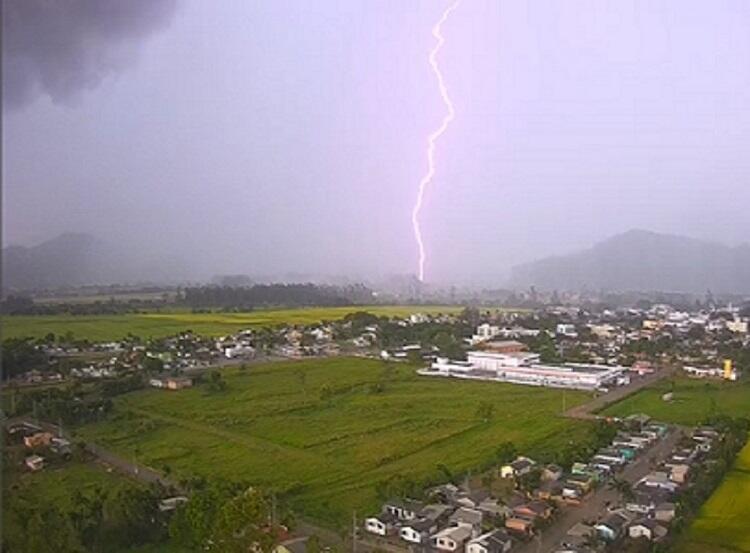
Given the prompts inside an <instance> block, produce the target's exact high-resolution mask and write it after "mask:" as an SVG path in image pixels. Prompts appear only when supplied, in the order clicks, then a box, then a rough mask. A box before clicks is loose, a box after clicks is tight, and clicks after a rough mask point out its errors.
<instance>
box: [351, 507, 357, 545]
mask: <svg viewBox="0 0 750 553" xmlns="http://www.w3.org/2000/svg"><path fill="white" fill-rule="evenodd" d="M352 553H357V511H352Z"/></svg>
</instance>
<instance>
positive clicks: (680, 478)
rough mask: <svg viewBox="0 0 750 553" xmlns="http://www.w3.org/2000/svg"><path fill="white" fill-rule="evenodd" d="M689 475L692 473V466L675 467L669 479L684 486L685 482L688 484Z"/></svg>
mask: <svg viewBox="0 0 750 553" xmlns="http://www.w3.org/2000/svg"><path fill="white" fill-rule="evenodd" d="M689 473H690V466H688V465H674V466H673V467H672V470H671V472H670V474H669V478H670V479H671V480H672V481H673V482H677V483H678V484H684V483H685V482H687V479H688V474H689Z"/></svg>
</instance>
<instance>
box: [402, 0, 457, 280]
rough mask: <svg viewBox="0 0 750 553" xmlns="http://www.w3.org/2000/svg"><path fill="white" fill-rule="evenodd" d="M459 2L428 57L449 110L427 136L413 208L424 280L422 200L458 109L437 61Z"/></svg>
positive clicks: (450, 8) (437, 29) (445, 14)
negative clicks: (438, 148)
mask: <svg viewBox="0 0 750 553" xmlns="http://www.w3.org/2000/svg"><path fill="white" fill-rule="evenodd" d="M459 3H460V0H456V1H455V2H453V3H452V4H451V5H450V6H448V8H446V10H445V11H444V12H443V15H442V16H441V17H440V19H439V20H438V22H437V23H436V24H435V26H434V27H433V28H432V36H434V37H435V39H436V40H437V43H436V44H435V46H434V48H433V49H432V50H431V51H430V56H429V58H428V59H429V62H430V67H432V72H433V73H434V74H435V78H436V79H437V84H438V90H439V91H440V97H441V98H442V100H443V103H444V104H445V107H446V109H447V112H446V114H445V115H444V116H443V120H442V122H441V123H440V126H439V127H438V128H437V129H435V130H434V131H432V132H431V133H430V135H429V136H428V137H427V172H426V173H425V175H424V176H423V177H422V180H420V181H419V190H418V192H417V201H416V202H415V204H414V209H412V212H411V224H412V226H413V227H414V238H415V240H416V241H417V248H418V249H419V280H420V281H422V282H423V281H424V264H425V260H426V259H427V255H426V254H425V249H424V241H423V240H422V229H421V228H420V226H419V212H420V211H421V210H422V202H423V201H424V193H425V189H426V188H427V186H428V185H429V184H430V182H431V181H432V178H433V177H434V176H435V142H437V139H438V138H440V136H441V135H442V134H443V133H444V132H445V130H446V129H447V128H448V124H449V123H450V122H451V121H453V118H454V117H455V116H456V111H455V110H454V109H453V102H451V99H450V96H448V88H447V87H446V86H445V81H444V80H443V74H442V73H441V72H440V67H439V66H438V63H437V55H438V52H439V51H440V48H442V47H443V44H444V43H445V38H444V37H443V34H442V32H441V29H440V28H441V27H442V25H443V23H445V21H446V20H447V19H448V16H450V14H451V12H452V11H453V10H455V9H456V8H457V7H458V4H459Z"/></svg>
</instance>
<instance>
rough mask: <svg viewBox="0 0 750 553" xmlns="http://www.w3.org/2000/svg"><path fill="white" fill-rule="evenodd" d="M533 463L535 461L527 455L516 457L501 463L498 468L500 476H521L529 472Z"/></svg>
mask: <svg viewBox="0 0 750 553" xmlns="http://www.w3.org/2000/svg"><path fill="white" fill-rule="evenodd" d="M534 465H536V463H535V462H534V461H532V460H531V459H529V458H528V457H518V458H517V459H516V460H515V461H513V462H512V463H510V464H507V465H503V466H502V467H501V468H500V477H501V478H517V477H519V476H523V475H524V474H528V473H530V472H531V469H533V468H534Z"/></svg>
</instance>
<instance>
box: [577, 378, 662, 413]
mask: <svg viewBox="0 0 750 553" xmlns="http://www.w3.org/2000/svg"><path fill="white" fill-rule="evenodd" d="M672 374H673V371H672V370H671V369H662V370H659V371H656V372H655V373H653V374H649V375H646V376H642V377H636V378H635V379H634V380H632V381H631V382H630V384H628V385H627V386H620V387H618V388H615V389H614V390H612V391H610V392H607V393H606V394H604V395H601V396H599V397H596V398H594V399H592V400H591V401H589V402H587V403H584V404H582V405H577V406H576V407H573V408H572V409H568V410H567V411H566V412H565V416H566V417H569V418H572V419H582V420H595V419H597V418H598V416H597V415H596V412H597V411H600V410H601V409H603V408H604V407H607V406H608V405H611V404H613V403H616V402H618V401H620V400H621V399H623V398H625V397H627V396H629V395H632V394H634V393H636V392H638V391H639V390H642V389H643V388H647V387H648V386H651V385H652V384H654V383H656V382H658V381H659V380H661V379H663V378H667V377H668V376H671V375H672Z"/></svg>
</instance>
